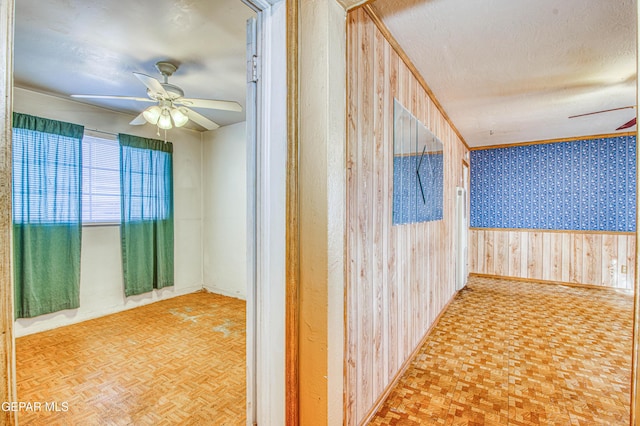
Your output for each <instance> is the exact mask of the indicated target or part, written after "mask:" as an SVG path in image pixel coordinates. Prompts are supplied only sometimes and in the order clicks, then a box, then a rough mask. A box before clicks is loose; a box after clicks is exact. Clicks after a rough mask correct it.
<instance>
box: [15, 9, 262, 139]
mask: <svg viewBox="0 0 640 426" xmlns="http://www.w3.org/2000/svg"><path fill="white" fill-rule="evenodd" d="M15 15H16V17H15V42H14V81H15V85H16V86H18V87H23V88H27V89H32V90H36V91H40V92H45V93H50V94H54V95H58V96H62V97H67V96H69V95H71V94H100V95H122V96H136V97H146V88H145V86H144V85H142V83H141V82H140V81H139V80H138V79H137V78H135V77H134V75H133V74H132V72H140V73H144V74H148V75H151V76H153V77H156V78H158V79H159V80H161V76H160V74H159V73H158V72H157V70H156V69H155V67H154V64H155V63H156V62H157V61H159V60H170V61H172V62H174V63H176V64H179V66H180V67H179V69H178V71H177V72H176V73H175V74H174V75H173V77H171V78H170V79H169V82H170V83H172V84H176V85H178V86H180V87H182V89H183V90H184V92H185V96H186V97H190V98H211V99H221V100H232V101H236V102H239V103H240V104H241V105H243V106H244V105H245V91H246V71H245V68H246V66H245V61H246V60H245V49H246V42H245V38H246V37H245V31H246V30H245V28H246V24H245V23H246V20H247V19H248V18H250V17H251V16H254V13H253V12H252V11H251V10H250V9H249V8H248V7H247V6H245V5H244V4H243V3H242V2H241V1H240V0H216V1H208V0H129V1H126V2H125V1H120V0H19V1H16V9H15ZM82 102H87V103H91V104H94V105H99V106H104V107H107V108H110V109H113V110H117V111H122V112H127V113H130V114H131V116H132V118H133V117H134V116H135V115H137V114H138V113H139V112H140V111H142V110H143V109H144V108H146V107H147V106H149V105H150V104H148V103H140V102H133V101H117V102H116V101H106V100H95V101H94V100H91V101H89V100H82ZM194 109H195V108H194ZM196 110H197V111H198V112H200V113H201V114H203V115H205V116H206V117H208V118H209V119H211V120H213V121H215V122H217V123H218V124H220V125H228V124H232V123H236V122H240V121H244V119H245V115H244V112H242V113H238V112H228V111H214V110H207V109H196ZM195 128H198V127H197V126H196V127H195Z"/></svg>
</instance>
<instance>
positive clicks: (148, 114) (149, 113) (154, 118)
mask: <svg viewBox="0 0 640 426" xmlns="http://www.w3.org/2000/svg"><path fill="white" fill-rule="evenodd" d="M161 114H162V110H161V109H160V107H159V106H158V105H153V106H150V107H149V108H147V109H145V110H144V111H143V112H142V116H143V117H144V119H145V120H147V122H149V123H150V124H156V123H158V119H159V118H160V115H161Z"/></svg>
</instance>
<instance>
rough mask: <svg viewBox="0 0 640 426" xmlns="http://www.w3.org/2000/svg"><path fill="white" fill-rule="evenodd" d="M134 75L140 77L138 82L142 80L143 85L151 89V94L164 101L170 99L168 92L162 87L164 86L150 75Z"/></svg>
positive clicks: (135, 73) (137, 73)
mask: <svg viewBox="0 0 640 426" xmlns="http://www.w3.org/2000/svg"><path fill="white" fill-rule="evenodd" d="M133 75H135V76H136V77H138V80H140V81H141V82H142V84H144V85H145V86H147V89H149V92H150V93H151V94H152V95H155V96H157V97H159V98H162V99H164V98H167V97H169V94H168V93H167V91H166V90H164V87H162V84H160V82H159V81H158V80H157V79H155V78H153V77H151V76H150V75H146V74H141V73H139V72H134V73H133Z"/></svg>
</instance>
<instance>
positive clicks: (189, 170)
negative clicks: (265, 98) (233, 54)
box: [18, 2, 266, 421]
mask: <svg viewBox="0 0 640 426" xmlns="http://www.w3.org/2000/svg"><path fill="white" fill-rule="evenodd" d="M251 3H252V8H253V10H254V11H257V10H261V9H260V8H261V7H266V6H265V5H259V4H258V5H256V4H253V2H251ZM174 5H175V3H174ZM82 6H86V7H89V8H90V6H89V5H86V2H85V4H83V5H82ZM45 15H46V13H45ZM175 23H176V24H180V22H178V21H176V22H175ZM243 31H244V26H243ZM121 42H122V41H121ZM205 42H206V41H205ZM243 59H244V58H243ZM154 60H155V59H154ZM244 76H245V73H244V72H243V78H244ZM39 95H40V94H39V93H37V94H36V95H34V96H33V97H35V98H37V97H38V96H39ZM19 96H22V95H19ZM47 96H48V94H47ZM27 97H28V96H27ZM47 99H49V98H47ZM20 102H22V105H25V103H24V102H23V101H22V100H21V101H19V102H18V103H20ZM52 102H53V101H52ZM56 102H57V101H56ZM54 103H55V102H54ZM50 107H51V105H48V106H47V107H44V106H43V109H42V110H44V111H50V109H49V108H50ZM42 110H41V111H42ZM64 110H65V109H64V108H58V111H64ZM36 112H37V111H36ZM94 112H95V111H92V113H94ZM95 114H96V115H102V116H103V118H104V116H109V114H110V113H107V112H102V113H99V112H95ZM53 118H56V117H53ZM69 121H73V120H69ZM125 121H126V120H125ZM115 122H116V124H118V123H121V122H122V120H119V121H118V120H115ZM101 123H102V122H101ZM102 125H103V126H104V123H102ZM231 126H233V125H229V126H223V128H224V127H231ZM238 126H240V125H238ZM91 127H95V128H96V129H95V130H100V129H99V127H101V126H98V125H94V126H91ZM103 128H104V127H103ZM106 132H107V133H115V132H116V130H111V129H110V128H108V129H106ZM229 133H233V132H232V131H229ZM256 133H257V132H256ZM236 136H237V135H236ZM187 144H188V145H196V143H195V141H189V142H188V143H187ZM255 145H256V144H255V142H254V144H253V145H252V146H253V147H254V148H252V149H253V150H254V151H255V149H256V148H255ZM245 148H249V145H246V147H245ZM203 151H204V148H202V150H201V151H200V154H202V153H203ZM247 152H248V151H245V156H246V155H247ZM206 155H209V156H211V155H213V151H209V152H207V153H206V154H205V156H206ZM253 155H255V153H254V154H253ZM176 160H180V161H182V160H185V161H182V165H181V167H182V170H183V171H186V173H185V174H184V176H183V178H181V179H180V182H176V183H177V184H178V185H183V186H184V187H190V185H193V184H194V181H197V179H198V177H200V179H201V180H202V179H203V176H204V174H205V170H204V166H201V169H200V171H199V173H197V172H196V173H194V169H197V164H198V161H197V160H200V158H198V157H197V155H196V156H194V155H191V156H182V158H177V159H176ZM244 163H245V165H246V164H248V163H250V161H248V159H247V157H245V159H244ZM179 164H180V163H179V162H178V161H176V166H178V165H179ZM201 164H202V163H201ZM190 166H191V167H190ZM254 173H255V172H254ZM198 175H199V176H198ZM254 177H255V176H254ZM245 179H246V177H245ZM200 185H201V186H200V190H201V191H202V192H204V185H203V183H202V182H201V183H200ZM245 185H246V186H247V187H250V185H248V184H246V183H245ZM196 186H197V185H196ZM251 187H253V188H254V189H255V185H253V186H251ZM192 189H193V188H192ZM227 189H228V188H227ZM192 192H193V193H196V192H198V191H195V190H194V191H192ZM249 192H250V191H249ZM249 192H247V196H246V197H245V201H246V200H250V199H252V198H253V199H254V200H255V199H256V194H255V193H254V194H253V195H252V194H250V193H249ZM256 192H257V191H256ZM193 193H188V191H185V192H184V193H183V194H182V195H181V196H183V197H184V198H191V197H193V196H195V195H194V194H193ZM203 198H204V197H203ZM187 201H188V200H187ZM201 202H203V201H202V200H201ZM246 204H247V207H248V205H249V204H250V203H249V202H247V203H246ZM254 207H255V202H254ZM200 211H201V214H202V211H203V209H201V210H200ZM189 213H194V211H191V212H189ZM187 216H189V215H187ZM187 216H185V217H183V219H184V225H185V227H183V228H182V230H181V231H184V230H186V233H187V234H189V235H191V236H196V237H199V238H200V243H199V244H195V245H198V246H200V249H201V250H202V251H204V246H205V241H204V240H205V238H206V235H207V234H206V233H205V226H204V225H202V226H201V229H200V233H199V234H198V232H197V229H193V228H189V224H188V222H195V221H197V220H198V218H197V217H195V218H194V217H187ZM255 217H256V214H255V212H254V213H253V219H247V220H245V222H252V221H253V224H254V225H253V226H255V223H256V222H257V221H256V219H255ZM201 220H202V221H204V218H203V217H202V218H201ZM96 229H98V228H96ZM209 229H211V228H209ZM93 231H94V230H93V229H92V230H91V232H89V233H92V232H93ZM93 233H94V234H97V233H100V235H102V237H105V239H104V240H103V242H105V241H107V240H109V239H110V238H109V236H108V235H106V234H107V233H109V230H108V229H107V227H106V225H105V227H102V228H101V229H99V230H98V231H96V232H93ZM249 234H251V233H250V232H249V231H247V233H246V234H245V238H246V239H247V246H246V247H245V250H246V251H247V253H249V252H251V250H250V249H249V248H248V247H250V245H251V242H250V241H249V239H250V237H249V236H248V235H249ZM254 238H255V234H254ZM111 240H113V239H112V238H111ZM195 240H196V241H197V240H198V239H197V238H195ZM254 244H255V243H254ZM100 248H104V245H103V244H101V245H100ZM181 249H184V250H183V251H181ZM193 250H194V248H193V247H192V246H189V245H188V244H187V245H186V246H182V247H176V254H178V255H182V256H185V257H192V258H193V256H192V255H193V253H194V251H193ZM253 251H254V253H255V249H253ZM179 252H180V253H179ZM100 257H101V256H100V255H98V256H96V258H94V260H97V261H98V262H99V261H100ZM116 258H117V257H116ZM201 259H202V257H201ZM102 261H104V259H102ZM254 261H255V259H254ZM201 262H202V263H204V260H201ZM91 269H93V268H85V270H89V271H90V270H91ZM188 269H189V268H185V269H183V270H182V271H180V272H178V271H177V272H178V273H184V274H185V275H186V276H188V277H189V276H190V275H189V274H190V273H193V270H189V271H188ZM196 269H198V268H196ZM199 269H200V270H204V265H202V266H201V268H199ZM246 269H247V271H246V276H247V282H249V281H250V278H249V276H250V275H251V270H252V269H253V271H255V269H256V268H255V266H253V267H252V268H248V267H247V268H246ZM203 275H204V273H203ZM203 281H204V279H203ZM193 286H194V285H191V287H193ZM204 286H205V288H207V283H206V282H205V283H204ZM249 287H251V286H249ZM185 288H186V287H185ZM189 288H190V287H189ZM216 289H218V290H219V288H218V287H216V286H215V285H213V286H212V288H209V290H216ZM232 291H235V290H232ZM252 292H253V293H255V286H254V287H253V288H252V289H251V290H247V295H245V297H247V298H249V294H251V293H252ZM159 293H160V294H158V295H157V296H155V297H156V299H154V300H151V301H155V300H157V299H160V298H165V296H167V295H166V294H162V292H159ZM231 295H234V294H231ZM170 296H173V295H170ZM147 301H148V300H144V299H143V298H140V299H137V300H136V302H139V304H140V305H142V304H144V303H145V302H147ZM129 307H131V306H127V308H129ZM253 309H255V304H254V305H253ZM63 316H64V315H63ZM71 316H73V314H72V315H71ZM187 317H188V315H187ZM185 318H186V317H185V316H183V319H185ZM253 318H255V315H253ZM68 319H69V315H67V318H62V319H60V320H58V321H62V322H63V323H64V322H65V320H68ZM73 319H77V318H72V319H71V321H70V322H74V321H73ZM187 320H188V321H190V320H189V319H188V318H187ZM252 321H254V320H249V321H248V322H247V326H249V324H250V323H251V324H253V322H252ZM23 326H24V327H29V326H30V324H23ZM221 328H224V327H221ZM221 332H222V333H223V334H224V330H222V331H221ZM254 336H255V334H254ZM253 341H255V337H254V338H253ZM254 365H255V362H254ZM247 382H248V383H254V382H255V380H254V379H251V378H249V379H248V381H247ZM249 387H251V386H249ZM250 402H251V401H248V405H249V404H250ZM247 420H248V421H249V419H247Z"/></svg>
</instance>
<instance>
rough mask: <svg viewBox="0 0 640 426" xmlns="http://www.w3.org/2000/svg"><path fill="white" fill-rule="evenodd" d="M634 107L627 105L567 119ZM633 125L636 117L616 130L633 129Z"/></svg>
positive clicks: (633, 106)
mask: <svg viewBox="0 0 640 426" xmlns="http://www.w3.org/2000/svg"><path fill="white" fill-rule="evenodd" d="M635 107H636V106H635V105H629V106H625V107H620V108H611V109H603V110H602V111H594V112H588V113H586V114H578V115H572V116H571V117H569V118H576V117H584V116H586V115H594V114H601V113H603V112H610V111H618V110H621V109H629V108H635ZM635 125H636V117H633V118H632V119H631V120H629V121H627V122H626V123H624V124H623V125H621V126H620V127H618V128H617V129H616V130H624V129H628V128H629V127H633V126H635Z"/></svg>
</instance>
